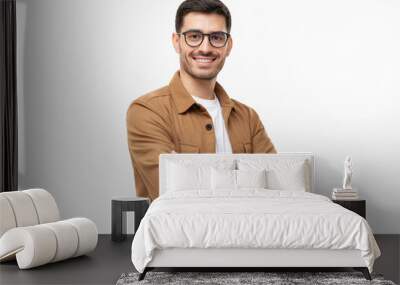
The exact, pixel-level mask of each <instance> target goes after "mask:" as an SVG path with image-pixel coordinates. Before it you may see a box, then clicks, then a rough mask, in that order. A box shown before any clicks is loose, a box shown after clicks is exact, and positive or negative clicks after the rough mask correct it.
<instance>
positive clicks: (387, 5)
mask: <svg viewBox="0 0 400 285" xmlns="http://www.w3.org/2000/svg"><path fill="white" fill-rule="evenodd" d="M180 2H181V1H172V0H170V1H163V0H158V1H152V2H151V3H152V4H149V1H147V0H141V1H138V0H137V1H128V0H119V1H116V0H109V1H106V0H84V1H82V0H63V1H62V0H35V1H32V0H17V16H18V32H19V35H18V66H19V70H18V75H19V85H18V95H19V104H20V106H19V111H20V122H19V124H20V129H19V131H20V133H19V135H20V173H19V179H20V180H19V181H20V187H21V189H24V188H28V187H43V188H45V189H48V190H49V191H50V192H51V193H52V194H53V195H54V196H55V198H56V200H57V201H58V204H59V207H60V210H61V214H62V216H63V217H66V218H69V217H73V216H86V217H88V218H91V219H93V220H94V221H95V223H96V224H97V226H98V228H99V231H100V233H110V216H111V206H110V203H111V202H110V200H111V197H112V196H122V195H134V193H135V191H134V183H133V174H132V168H131V162H130V159H129V154H128V147H127V141H126V128H125V114H126V110H127V107H128V106H129V103H130V102H131V101H132V100H133V99H135V98H136V97H138V96H140V95H142V94H144V93H145V92H148V91H150V90H153V89H156V88H158V87H161V86H163V85H165V84H168V82H169V80H170V78H171V77H172V74H173V72H174V71H175V70H176V69H177V68H178V57H177V55H176V54H175V51H174V50H173V48H172V45H171V40H170V39H171V33H172V32H173V29H174V17H175V12H176V9H177V7H178V5H179V3H180ZM225 3H226V4H227V6H228V7H229V8H230V10H231V13H232V17H233V26H232V37H233V40H234V47H233V50H232V53H231V55H230V57H229V58H228V59H227V62H226V64H225V67H224V69H223V71H222V72H221V74H220V76H219V77H218V81H219V82H220V83H221V84H222V85H223V86H224V87H225V89H226V90H227V91H228V92H229V94H230V96H231V97H233V98H236V99H238V100H239V101H242V102H243V103H246V104H248V105H250V106H252V107H254V108H255V109H256V110H257V111H258V113H259V114H260V116H261V118H262V120H263V122H264V125H265V127H266V129H267V131H268V133H269V134H270V136H271V138H272V139H273V142H274V143H275V145H276V147H277V149H278V151H281V152H290V151H311V152H313V153H315V155H316V163H317V168H318V171H317V189H318V193H321V194H325V195H329V194H330V191H331V189H332V187H336V186H340V184H341V181H342V175H343V160H344V158H345V156H346V155H348V154H349V155H351V156H352V157H353V161H354V167H355V173H354V176H353V181H354V182H353V185H354V187H357V188H358V189H359V191H360V192H361V195H362V196H363V197H364V198H365V199H366V200H367V218H368V221H369V222H370V224H371V227H372V229H373V231H374V232H375V233H397V234H398V233H400V223H399V222H398V220H399V218H400V205H399V204H400V175H399V170H400V167H399V166H398V163H399V162H400V150H399V148H398V147H396V146H398V145H400V134H399V132H398V130H399V127H400V114H399V112H396V111H395V110H398V108H399V107H398V106H399V103H400V100H399V95H400V53H399V52H398V51H399V50H400V38H399V34H400V17H398V15H399V14H400V3H399V2H397V1H371V0H346V1H333V2H332V1H319V0H314V1H312V0H308V1H295V0H290V1H289V0H288V1H261V0H259V1H239V0H235V1H233V0H231V1H228V0H226V1H225Z"/></svg>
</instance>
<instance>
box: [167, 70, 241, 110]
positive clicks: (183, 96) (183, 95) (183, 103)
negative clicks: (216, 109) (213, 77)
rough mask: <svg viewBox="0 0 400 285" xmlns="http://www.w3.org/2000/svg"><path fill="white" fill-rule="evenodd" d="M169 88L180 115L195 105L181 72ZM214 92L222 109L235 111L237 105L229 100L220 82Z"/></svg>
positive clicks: (174, 77)
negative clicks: (183, 82)
mask: <svg viewBox="0 0 400 285" xmlns="http://www.w3.org/2000/svg"><path fill="white" fill-rule="evenodd" d="M169 88H170V90H171V95H172V98H173V100H174V102H175V105H176V107H177V110H178V113H184V112H186V111H187V110H188V109H189V108H190V107H191V106H192V105H193V104H195V103H196V101H195V100H194V99H193V97H192V96H190V94H189V93H188V92H187V90H186V89H185V87H184V86H183V84H182V81H181V78H180V73H179V70H178V71H176V72H175V74H174V76H173V77H172V79H171V81H170V83H169ZM214 92H215V95H217V97H218V100H219V102H220V104H221V107H222V108H224V107H225V108H226V107H228V108H233V109H234V107H235V103H234V102H233V101H232V100H231V99H230V98H229V96H228V94H227V93H226V91H225V90H224V88H223V87H222V86H221V85H220V84H219V83H218V82H216V83H215V88H214Z"/></svg>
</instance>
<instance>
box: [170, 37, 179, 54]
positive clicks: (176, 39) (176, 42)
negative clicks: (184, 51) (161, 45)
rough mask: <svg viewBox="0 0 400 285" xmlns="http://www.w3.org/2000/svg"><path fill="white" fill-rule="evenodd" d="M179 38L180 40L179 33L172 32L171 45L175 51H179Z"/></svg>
mask: <svg viewBox="0 0 400 285" xmlns="http://www.w3.org/2000/svg"><path fill="white" fill-rule="evenodd" d="M179 40H180V37H179V35H178V34H177V33H172V45H173V46H174V49H175V51H176V53H181V47H180V45H179Z"/></svg>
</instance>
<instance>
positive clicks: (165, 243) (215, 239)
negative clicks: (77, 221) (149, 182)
mask: <svg viewBox="0 0 400 285" xmlns="http://www.w3.org/2000/svg"><path fill="white" fill-rule="evenodd" d="M314 173H315V166H314V157H313V155H312V154H311V153H279V154H206V153H203V154H182V153H177V154H161V155H160V160H159V183H160V184H159V186H160V187H159V191H160V195H159V197H158V198H157V199H155V200H154V201H153V202H152V203H151V205H150V207H149V209H148V211H147V213H146V215H145V216H144V218H143V219H142V221H141V223H140V225H139V227H138V229H137V231H136V233H135V236H134V239H133V241H132V251H131V258H132V263H133V265H134V266H135V268H136V269H137V270H138V272H140V273H141V274H140V275H139V280H142V279H143V278H144V277H145V274H146V272H148V271H149V270H152V269H154V268H161V267H162V268H173V267H179V268H182V267H196V268H199V267H207V268H209V267H224V268H226V267H229V268H237V269H238V270H240V271H243V270H246V269H245V268H254V267H256V268H259V267H262V268H266V267H268V268H270V267H301V268H304V267H318V268H321V267H341V268H342V267H352V268H354V269H356V270H360V271H362V272H363V274H364V276H365V278H366V279H369V280H371V277H370V272H372V270H373V264H374V261H375V259H376V258H378V257H379V256H380V250H379V247H378V245H377V243H376V241H375V239H374V237H373V234H372V230H371V228H370V227H369V225H368V223H367V221H366V220H365V219H364V218H362V217H361V216H359V215H357V214H355V213H353V212H351V211H349V210H347V209H345V208H343V207H341V206H340V205H338V204H335V203H333V202H332V201H331V200H330V199H329V198H327V197H325V196H323V195H320V194H317V193H316V191H315V174H314Z"/></svg>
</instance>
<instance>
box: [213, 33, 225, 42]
mask: <svg viewBox="0 0 400 285" xmlns="http://www.w3.org/2000/svg"><path fill="white" fill-rule="evenodd" d="M211 38H212V39H213V40H216V41H223V40H224V39H225V37H224V36H223V35H221V34H216V35H211Z"/></svg>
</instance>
